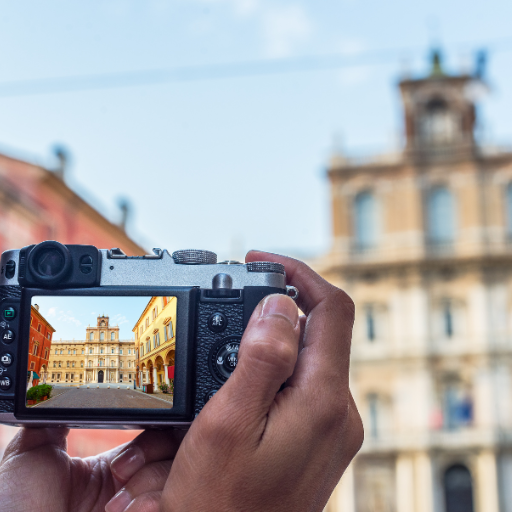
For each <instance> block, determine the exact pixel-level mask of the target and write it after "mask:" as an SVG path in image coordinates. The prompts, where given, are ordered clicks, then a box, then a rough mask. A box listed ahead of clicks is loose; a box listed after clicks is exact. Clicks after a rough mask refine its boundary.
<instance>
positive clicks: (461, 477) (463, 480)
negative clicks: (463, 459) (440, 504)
mask: <svg viewBox="0 0 512 512" xmlns="http://www.w3.org/2000/svg"><path fill="white" fill-rule="evenodd" d="M443 484H444V499H445V505H446V512H474V508H473V482H472V479H471V473H470V472H469V469H468V468H467V467H466V466H464V465H463V464H454V465H453V466H450V467H449V468H448V469H447V470H446V471H445V473H444V479H443Z"/></svg>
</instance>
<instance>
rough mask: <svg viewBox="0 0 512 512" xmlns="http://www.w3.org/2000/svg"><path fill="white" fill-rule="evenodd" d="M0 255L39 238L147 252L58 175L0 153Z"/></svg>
mask: <svg viewBox="0 0 512 512" xmlns="http://www.w3.org/2000/svg"><path fill="white" fill-rule="evenodd" d="M0 219H1V220H2V230H1V231H0V253H1V252H3V251H5V250H7V249H19V248H21V247H24V246H26V245H30V244H36V243H39V242H42V241H44V240H57V241H59V242H61V243H64V244H91V245H95V246H96V247H98V248H100V249H110V248H111V247H119V248H121V249H123V250H124V251H125V252H126V254H129V255H142V254H145V253H146V251H145V250H144V249H143V248H142V247H141V246H140V245H138V244H137V243H135V242H134V241H133V240H131V239H130V237H129V236H128V235H127V234H126V232H125V231H124V229H123V228H122V227H120V226H118V225H117V224H115V223H113V222H110V221H109V220H108V219H106V218H105V217H104V216H103V215H102V214H101V213H100V212H99V211H98V210H97V209H96V208H94V207H93V206H92V205H91V204H90V203H88V202H87V201H85V200H84V199H83V198H82V197H81V196H80V195H78V194H77V193H76V192H75V191H73V190H72V189H71V188H69V187H68V186H67V184H66V182H65V180H64V179H63V178H62V177H61V176H60V175H59V174H57V173H55V172H53V171H50V170H48V169H45V168H43V167H41V166H38V165H36V164H33V163H30V162H27V161H24V160H20V159H16V158H12V157H9V156H7V155H2V154H0Z"/></svg>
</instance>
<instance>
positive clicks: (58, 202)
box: [0, 152, 146, 456]
mask: <svg viewBox="0 0 512 512" xmlns="http://www.w3.org/2000/svg"><path fill="white" fill-rule="evenodd" d="M57 156H58V158H59V161H60V164H59V167H58V168H57V169H54V170H50V169H46V168H44V167H42V166H40V165H37V164H35V163H32V162H29V161H25V160H22V159H18V158H14V157H12V156H9V155H4V154H0V223H1V226H2V229H0V252H3V251H5V250H7V249H15V248H21V247H24V246H26V245H30V244H34V243H39V242H42V241H44V240H49V239H53V240H58V241H59V242H62V243H65V244H92V245H95V246H96V247H99V248H105V249H108V248H111V247H119V248H120V249H122V250H123V251H124V252H125V253H126V254H129V255H132V254H133V255H143V254H145V253H146V251H145V250H144V249H143V248H142V247H141V246H140V245H139V244H137V243H136V242H135V241H133V240H132V239H131V238H130V237H129V236H128V235H127V233H126V232H125V230H124V225H125V220H126V219H125V218H123V220H122V222H121V223H120V224H119V225H117V224H115V223H112V222H111V221H109V220H108V219H107V218H106V217H105V216H104V215H102V214H101V213H100V212H99V211H98V210H97V209H96V208H94V206H92V205H91V204H89V203H88V202H87V201H85V200H84V199H83V198H82V197H81V196H79V195H78V194H77V193H76V192H75V191H73V190H72V189H71V188H70V187H69V186H68V185H67V184H66V180H65V178H66V158H65V154H64V153H63V152H59V153H58V154H57ZM95 186H97V184H94V183H91V189H93V188H94V187H95ZM124 212H125V213H126V209H124ZM70 373H71V372H70ZM16 431H17V428H15V427H8V426H5V425H0V455H1V454H2V453H3V450H4V448H5V446H6V444H7V443H8V442H9V440H10V439H11V438H12V436H13V435H14V434H15V432H16ZM136 434H137V432H134V431H117V432H115V435H112V433H110V432H108V431H97V430H83V431H73V432H72V433H71V435H70V438H69V444H68V446H69V452H70V453H71V454H72V455H81V456H86V455H92V454H93V453H99V452H100V451H104V450H106V449H109V448H112V447H114V446H117V445H118V444H120V443H124V442H127V441H129V440H130V439H132V438H133V437H134V436H135V435H136Z"/></svg>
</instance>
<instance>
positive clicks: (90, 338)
mask: <svg viewBox="0 0 512 512" xmlns="http://www.w3.org/2000/svg"><path fill="white" fill-rule="evenodd" d="M93 339H94V333H93V332H90V333H89V341H92V340H93Z"/></svg>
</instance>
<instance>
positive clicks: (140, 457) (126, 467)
mask: <svg viewBox="0 0 512 512" xmlns="http://www.w3.org/2000/svg"><path fill="white" fill-rule="evenodd" d="M144 464H145V459H144V452H143V451H142V449H141V448H139V447H138V446H137V445H135V446H129V447H128V448H127V449H126V450H125V451H124V452H121V453H120V454H119V455H118V456H117V457H116V458H115V459H114V460H113V461H112V464H111V465H110V469H111V470H112V473H114V475H115V477H116V478H117V479H118V480H121V481H126V480H129V479H130V478H131V477H132V476H133V475H134V474H135V473H136V472H137V471H138V470H139V469H140V468H141V467H142V466H144Z"/></svg>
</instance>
